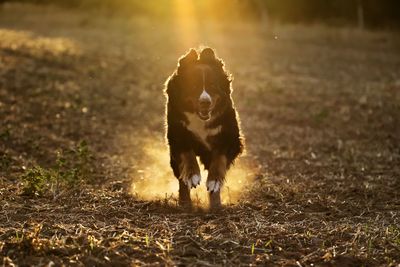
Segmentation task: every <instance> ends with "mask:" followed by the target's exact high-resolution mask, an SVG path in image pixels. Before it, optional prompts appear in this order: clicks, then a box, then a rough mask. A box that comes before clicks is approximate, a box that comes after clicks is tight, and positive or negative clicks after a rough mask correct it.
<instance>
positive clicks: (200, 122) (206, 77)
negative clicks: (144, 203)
mask: <svg viewBox="0 0 400 267" xmlns="http://www.w3.org/2000/svg"><path fill="white" fill-rule="evenodd" d="M231 92H232V88H231V79H230V76H229V75H228V74H227V72H226V71H225V69H224V63H223V61H222V60H221V59H219V58H217V57H216V56H215V53H214V51H213V50H212V49H211V48H205V49H203V50H202V51H201V53H200V55H198V53H197V52H196V50H194V49H191V50H190V51H189V52H188V53H187V54H186V55H184V56H183V57H181V58H180V59H179V63H178V68H177V70H176V71H175V72H174V73H173V74H172V75H171V76H170V77H169V79H168V81H167V88H166V93H167V98H168V101H167V139H168V144H169V148H170V159H171V167H172V170H173V172H174V175H175V176H176V178H178V180H179V203H180V204H181V205H183V206H187V207H191V199H190V189H191V188H193V187H196V186H197V185H199V184H200V180H201V176H200V168H199V165H198V162H197V159H196V156H199V158H200V161H201V162H202V163H203V164H204V168H205V169H206V170H208V177H207V183H206V185H207V190H208V191H209V196H210V207H211V209H218V208H220V207H221V197H220V191H221V188H222V186H223V183H224V180H225V175H226V172H227V170H228V169H229V167H230V166H231V165H232V163H233V162H234V160H235V158H236V157H237V156H238V155H239V154H240V153H241V152H242V150H243V138H242V137H241V134H240V129H239V124H238V119H237V114H236V111H235V108H234V106H233V101H232V99H231Z"/></svg>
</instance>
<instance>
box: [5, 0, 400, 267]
mask: <svg viewBox="0 0 400 267" xmlns="http://www.w3.org/2000/svg"><path fill="white" fill-rule="evenodd" d="M29 11H30V12H27V9H26V7H24V6H15V5H12V6H6V7H4V8H3V10H1V11H0V12H1V17H0V118H1V120H0V157H1V163H0V196H1V199H0V202H1V203H0V204H1V205H0V207H1V209H0V255H1V256H2V257H3V260H2V262H3V265H6V266H9V265H12V264H17V265H20V266H23V265H40V266H42V265H47V264H49V263H51V262H53V263H55V264H56V265H62V264H65V265H76V266H80V265H88V266H109V265H110V263H112V264H113V265H131V264H133V265H134V264H139V265H142V264H150V265H155V264H163V265H179V264H184V265H205V266H207V265H215V264H217V265H240V264H242V265H250V264H253V265H257V264H259V265H266V264H268V265H276V266H311V265H312V264H313V265H314V266H397V265H398V264H399V263H400V256H399V255H400V227H399V225H400V222H399V215H400V199H399V193H398V192H399V190H400V182H399V181H400V147H399V144H400V121H399V118H400V104H399V103H400V93H399V92H400V72H399V70H400V53H399V47H400V40H399V38H398V36H397V35H396V34H394V33H384V32H357V31H354V30H352V29H331V28H325V27H322V26H313V27H304V26H280V25H275V28H274V30H273V31H272V32H271V31H269V32H265V31H263V30H262V29H259V28H258V26H257V25H248V24H246V25H245V24H235V25H211V24H207V23H204V24H202V28H201V31H199V32H196V33H195V34H194V35H193V37H192V38H193V39H192V43H182V42H179V40H178V39H177V38H179V34H177V30H176V28H175V25H173V24H169V23H162V22H157V21H154V20H150V19H146V18H132V19H130V20H122V19H118V18H110V19H108V20H105V19H100V18H92V17H90V15H86V14H81V13H78V12H75V11H64V10H58V9H54V8H36V7H29ZM275 35H276V36H277V38H274V36H275ZM199 43H202V44H206V45H210V46H212V47H215V48H216V49H217V51H218V53H219V55H220V56H221V57H222V58H224V59H225V61H226V63H227V66H228V68H229V69H230V70H231V72H232V73H233V75H234V77H235V81H234V87H235V88H236V91H235V92H234V99H235V102H236V105H237V107H238V110H239V113H240V115H241V120H242V129H243V132H244V134H245V136H246V138H247V154H246V156H245V157H244V158H243V160H242V162H245V163H246V164H245V165H246V166H247V167H246V168H243V169H242V170H245V172H246V173H247V172H249V173H250V174H251V176H252V179H254V182H253V183H252V186H251V187H250V188H247V189H246V190H243V191H244V193H243V195H242V196H241V198H240V201H239V203H238V204H235V205H229V206H228V207H227V208H226V209H225V210H224V211H223V212H222V214H209V213H207V212H204V211H203V210H202V209H201V208H199V210H198V211H196V212H194V213H185V212H184V211H181V210H179V209H178V208H177V207H176V201H175V199H174V197H173V196H168V195H167V196H166V197H165V198H164V199H161V200H158V201H157V200H152V201H150V200H146V201H144V200H140V199H139V198H137V197H135V196H133V195H131V194H130V193H129V192H130V186H131V182H132V180H133V181H135V180H137V179H139V177H140V174H141V173H143V172H151V171H152V168H153V166H157V167H159V166H165V162H164V160H165V157H163V156H159V153H160V155H163V154H162V153H165V147H164V146H162V145H161V144H162V140H163V135H164V125H163V123H164V122H163V116H162V115H163V114H164V101H165V99H164V96H163V94H162V90H163V82H164V81H165V79H166V77H167V76H168V75H169V74H170V73H171V71H172V70H173V69H174V67H175V64H176V60H177V58H178V57H179V56H180V55H181V54H182V53H183V52H184V51H186V50H187V49H188V46H190V45H193V46H197V45H198V44H199ZM82 140H85V141H86V142H87V143H88V146H89V148H90V151H91V158H90V159H91V161H90V162H89V163H88V166H89V168H88V169H89V170H90V178H91V180H90V181H85V182H83V183H81V181H80V183H79V187H71V188H65V190H63V189H59V190H55V189H54V188H53V187H50V188H49V192H47V193H46V192H45V193H44V194H43V195H42V196H40V197H39V196H37V197H28V196H25V195H23V194H21V193H22V191H23V190H22V189H23V187H24V185H23V184H21V182H22V181H21V179H20V177H21V174H22V173H24V169H29V168H31V167H32V166H41V167H42V168H43V169H45V170H47V169H48V170H57V169H54V168H55V167H54V164H55V162H56V159H57V157H58V156H57V151H58V152H60V151H67V150H68V149H71V148H74V147H76V146H77V145H78V144H79V142H80V141H82ZM149 148H151V149H149ZM148 151H152V152H151V153H152V154H151V155H150V156H152V157H153V159H154V156H155V159H156V160H155V161H156V164H157V165H151V164H148V162H147V161H146V160H143V159H146V156H149V155H148ZM160 162H161V164H164V165H160V164H159V163H160ZM73 163H74V162H72V163H71V164H70V165H71V166H75V165H74V164H73ZM152 164H153V163H152ZM167 164H168V163H167ZM70 165H68V166H70ZM166 171H167V174H168V173H169V175H170V176H171V177H170V178H166V179H172V181H173V178H172V173H171V172H169V170H166ZM61 177H64V176H61ZM150 178H151V177H150ZM93 180H94V181H93Z"/></svg>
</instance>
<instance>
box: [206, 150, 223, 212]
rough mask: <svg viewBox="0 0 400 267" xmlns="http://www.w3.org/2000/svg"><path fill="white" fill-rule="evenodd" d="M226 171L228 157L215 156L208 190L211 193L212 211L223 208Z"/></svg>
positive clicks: (210, 168)
mask: <svg viewBox="0 0 400 267" xmlns="http://www.w3.org/2000/svg"><path fill="white" fill-rule="evenodd" d="M226 169H227V159H226V156H225V155H222V154H213V155H212V159H211V164H210V167H209V170H208V177H207V190H208V192H209V197H210V209H211V210H218V209H220V208H221V187H222V185H223V183H224V180H225V175H226Z"/></svg>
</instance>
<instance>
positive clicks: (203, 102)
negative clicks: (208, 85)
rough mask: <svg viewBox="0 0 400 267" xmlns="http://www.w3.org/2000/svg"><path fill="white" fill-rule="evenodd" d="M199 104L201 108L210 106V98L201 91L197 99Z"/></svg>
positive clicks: (204, 91)
mask: <svg viewBox="0 0 400 267" xmlns="http://www.w3.org/2000/svg"><path fill="white" fill-rule="evenodd" d="M199 104H200V106H201V107H208V106H210V105H211V96H210V95H209V94H208V93H207V92H206V90H203V92H202V93H201V95H200V98H199Z"/></svg>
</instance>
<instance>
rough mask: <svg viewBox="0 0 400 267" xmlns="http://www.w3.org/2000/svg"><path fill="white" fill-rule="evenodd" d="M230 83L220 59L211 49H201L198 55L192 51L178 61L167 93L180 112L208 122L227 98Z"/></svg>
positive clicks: (228, 96)
mask: <svg viewBox="0 0 400 267" xmlns="http://www.w3.org/2000/svg"><path fill="white" fill-rule="evenodd" d="M230 82H231V81H230V79H229V76H228V75H227V73H226V72H225V70H224V65H223V62H222V60H221V59H218V58H217V57H216V56H215V53H214V51H213V50H212V49H211V48H205V49H203V50H202V51H201V53H200V55H198V53H197V52H196V51H195V50H194V49H192V50H190V51H189V52H188V53H187V54H186V55H184V56H183V57H181V58H180V59H179V63H178V71H177V72H176V73H175V75H174V76H173V77H172V78H171V79H170V81H169V82H168V87H167V94H168V98H169V101H170V102H171V101H172V102H174V103H176V104H177V105H178V106H179V107H178V108H179V110H180V111H182V112H192V113H196V114H197V115H198V116H199V117H200V118H201V119H202V120H209V119H210V118H211V116H212V115H215V114H217V113H218V111H219V110H221V109H222V108H223V107H224V106H225V104H226V101H227V100H229V99H230V93H231V89H230Z"/></svg>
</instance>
